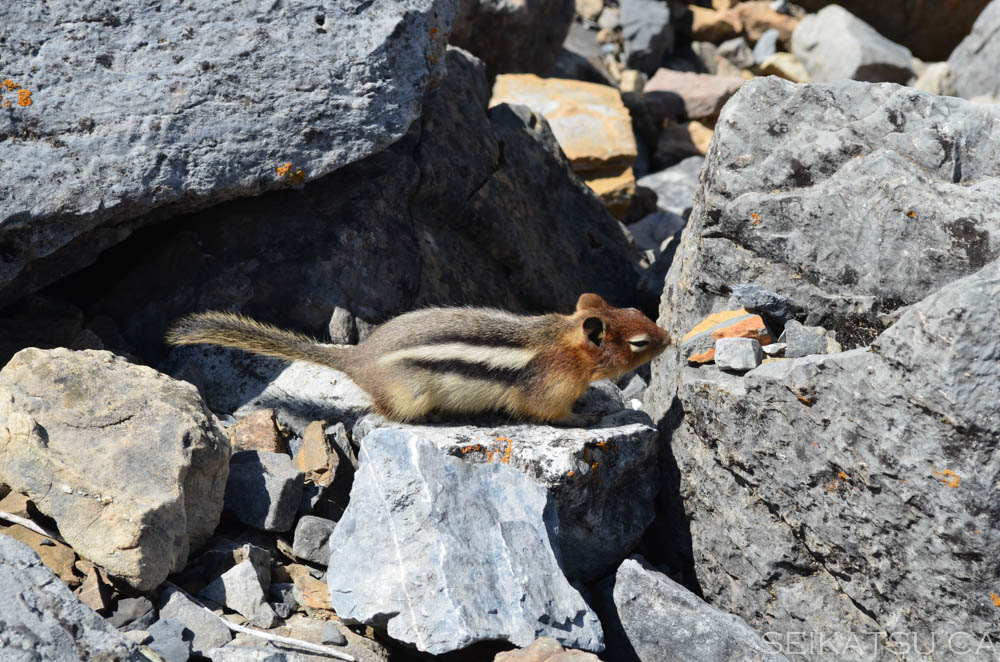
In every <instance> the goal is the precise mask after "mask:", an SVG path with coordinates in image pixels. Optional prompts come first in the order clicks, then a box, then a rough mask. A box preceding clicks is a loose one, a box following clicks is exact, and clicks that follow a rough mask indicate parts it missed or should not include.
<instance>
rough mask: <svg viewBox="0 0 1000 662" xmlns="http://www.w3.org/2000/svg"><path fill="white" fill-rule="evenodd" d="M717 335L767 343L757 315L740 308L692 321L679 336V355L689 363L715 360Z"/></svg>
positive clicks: (769, 337) (769, 334)
mask: <svg viewBox="0 0 1000 662" xmlns="http://www.w3.org/2000/svg"><path fill="white" fill-rule="evenodd" d="M720 338H753V339H754V340H756V341H757V342H758V343H760V344H761V345H766V344H768V343H770V342H771V333H770V331H768V329H767V326H766V325H765V324H764V320H763V319H761V317H760V315H752V314H750V313H748V312H747V311H746V310H744V309H742V308H741V309H739V310H723V311H721V312H718V313H713V314H711V315H709V316H708V317H706V318H705V319H703V320H702V321H701V322H699V323H698V324H696V325H695V326H694V328H692V329H691V330H690V331H688V332H687V333H686V334H685V335H684V337H683V338H682V339H681V354H682V355H683V356H684V357H686V360H687V361H688V362H689V363H708V362H709V361H712V360H714V359H715V343H716V341H717V340H719V339H720Z"/></svg>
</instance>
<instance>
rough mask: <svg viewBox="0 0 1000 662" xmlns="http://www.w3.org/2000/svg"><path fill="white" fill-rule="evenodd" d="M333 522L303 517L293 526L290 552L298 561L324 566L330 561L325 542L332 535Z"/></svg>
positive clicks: (334, 525)
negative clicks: (293, 532)
mask: <svg viewBox="0 0 1000 662" xmlns="http://www.w3.org/2000/svg"><path fill="white" fill-rule="evenodd" d="M336 526H337V523H336V522H333V521H331V520H328V519H324V518H322V517H313V516H312V515H303V516H302V517H300V518H299V522H298V524H296V525H295V538H294V542H293V543H292V551H293V552H294V553H295V556H297V557H298V558H300V559H304V560H306V561H311V562H312V563H318V564H320V565H326V563H327V561H329V560H330V550H329V549H328V547H327V544H326V543H327V541H328V540H329V539H330V534H331V533H333V529H334V527H336Z"/></svg>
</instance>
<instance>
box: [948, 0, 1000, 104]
mask: <svg viewBox="0 0 1000 662" xmlns="http://www.w3.org/2000/svg"><path fill="white" fill-rule="evenodd" d="M998 30H1000V2H996V0H994V1H993V2H990V4H988V5H987V6H986V9H984V10H983V13H981V14H980V15H979V18H977V19H976V22H975V24H974V25H973V26H972V32H971V33H969V34H968V35H967V36H966V37H965V38H964V39H963V40H962V42H961V43H960V44H959V45H958V46H956V47H955V50H954V51H952V53H951V55H950V56H949V57H948V68H949V69H950V70H951V72H952V75H953V76H954V82H953V85H954V92H955V94H957V95H958V96H960V97H963V98H966V99H972V98H974V97H981V96H987V97H992V98H993V99H1000V77H998V76H997V67H1000V43H998V41H997V38H996V35H997V31H998ZM947 93H948V91H944V92H937V94H947Z"/></svg>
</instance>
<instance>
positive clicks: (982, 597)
mask: <svg viewBox="0 0 1000 662" xmlns="http://www.w3.org/2000/svg"><path fill="white" fill-rule="evenodd" d="M997 296H1000V261H994V262H992V263H991V264H989V265H988V266H986V267H984V268H983V269H982V270H980V271H978V272H976V273H974V274H972V275H971V276H968V277H965V278H963V279H960V280H957V281H955V282H953V283H951V284H948V285H946V286H944V287H943V288H941V289H940V290H939V291H937V292H935V293H933V294H931V295H930V296H928V297H927V298H926V299H924V300H923V301H921V302H918V303H917V304H915V305H913V306H912V307H910V308H909V309H908V310H907V311H906V312H905V313H903V315H902V316H901V317H900V319H899V321H898V322H896V324H894V325H893V326H891V327H890V328H889V329H888V330H886V331H885V332H884V333H883V334H881V335H880V336H879V338H878V339H877V340H876V342H875V344H874V347H873V351H869V350H868V349H865V348H859V349H855V350H850V351H847V352H843V353H840V354H834V355H819V356H807V357H803V358H797V359H786V360H782V361H777V362H773V363H768V364H766V365H763V366H761V367H759V368H757V369H756V370H753V371H751V372H749V373H747V374H746V375H745V376H744V377H742V378H736V377H733V376H728V375H725V374H723V373H720V372H718V371H715V370H712V369H707V368H701V369H686V370H685V371H684V374H683V376H682V382H681V383H682V386H681V389H680V392H679V394H678V397H679V398H680V401H681V403H682V405H683V407H684V411H685V416H684V418H683V421H682V422H681V423H680V425H679V427H677V429H676V430H675V431H674V433H673V437H672V441H671V447H672V448H673V454H674V457H675V459H676V461H677V464H678V467H679V471H680V476H681V485H680V495H681V497H682V498H683V499H684V505H685V508H686V509H687V512H688V514H689V517H690V527H691V529H690V533H691V536H692V538H693V540H694V554H695V564H696V566H697V568H698V579H699V583H700V586H701V588H702V590H703V591H704V595H705V597H706V599H707V600H709V601H710V602H711V603H712V604H713V605H715V606H716V607H718V608H720V609H724V610H728V611H731V612H733V613H735V614H738V615H740V616H742V617H743V618H745V619H746V620H747V621H748V622H749V623H750V624H751V625H753V626H755V627H759V628H762V629H764V628H766V630H767V631H768V632H770V633H773V636H770V635H769V639H770V640H771V641H772V642H775V643H778V642H781V645H782V646H785V647H786V650H792V647H794V646H795V645H797V644H796V642H795V636H796V635H795V633H801V632H810V633H814V634H813V635H811V636H814V637H820V636H822V637H824V638H825V639H826V641H827V642H828V643H827V645H826V647H825V648H824V649H823V650H819V649H818V648H814V649H813V651H814V653H815V654H814V655H810V656H809V657H810V659H816V660H821V661H825V660H830V661H831V662H832V661H833V660H851V661H855V660H856V661H858V662H860V661H863V660H898V659H905V657H900V656H898V655H896V654H894V653H893V648H892V647H891V646H890V645H889V641H890V640H895V641H897V642H898V641H902V640H903V638H904V637H905V640H906V641H908V642H910V644H911V646H920V647H922V648H923V649H925V650H930V648H929V647H930V646H931V645H933V644H932V642H938V646H945V648H943V649H941V648H939V649H938V650H944V651H949V653H951V655H950V656H951V658H952V659H956V660H966V659H968V660H973V659H976V656H977V655H978V656H979V657H980V658H983V656H984V655H985V659H994V658H995V657H996V655H995V653H996V644H995V643H993V644H990V643H989V642H990V641H991V640H992V641H993V642H996V641H997V636H998V634H1000V631H998V629H997V620H996V618H995V609H996V607H995V606H994V605H993V602H992V601H991V599H990V592H995V591H994V589H993V588H992V587H991V584H992V582H993V581H994V577H995V571H996V569H997V568H998V567H1000V533H998V531H997V529H996V527H994V526H992V524H991V523H992V522H996V521H997V518H998V517H1000V501H998V500H997V499H996V498H995V494H994V493H995V489H996V485H997V481H998V480H1000V448H998V446H997V443H996V439H997V438H998V435H1000V409H997V407H996V402H998V398H1000V362H998V361H997V360H996V357H997V356H998V355H1000V354H998V352H1000V340H998V335H997V333H996V329H997V328H998V324H1000V308H998V307H997V306H996V303H995V302H996V300H997V299H996V298H997ZM722 522H724V524H721V523H722ZM734 541H740V542H738V543H735V544H734ZM908 605H920V609H911V608H907V607H908ZM949 638H950V639H951V641H952V642H953V644H952V647H951V648H948V646H949V644H947V643H945V644H941V643H940V642H947V641H948V640H949ZM991 638H992V639H991ZM852 640H853V641H855V642H856V643H855V644H854V645H853V646H851V645H850V642H851V641H852ZM959 640H961V641H964V642H965V643H964V644H961V645H959V644H957V643H954V642H958V641H959ZM983 641H986V642H987V645H986V646H985V647H982V648H979V650H978V653H975V654H973V653H974V651H976V649H977V647H978V646H980V645H981V642H983ZM799 643H801V640H800V641H799ZM970 644H971V648H969V645H970ZM991 645H992V648H990V646H991ZM956 646H958V647H957V648H956ZM911 650H912V649H911ZM962 650H965V651H966V654H961V653H962ZM984 651H985V652H984Z"/></svg>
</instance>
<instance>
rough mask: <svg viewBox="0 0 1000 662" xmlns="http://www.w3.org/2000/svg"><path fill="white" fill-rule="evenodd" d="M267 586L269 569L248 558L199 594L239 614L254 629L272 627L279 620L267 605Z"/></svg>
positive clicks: (269, 581)
mask: <svg viewBox="0 0 1000 662" xmlns="http://www.w3.org/2000/svg"><path fill="white" fill-rule="evenodd" d="M270 583H271V570H270V568H269V567H267V566H263V565H260V564H257V565H255V564H254V563H253V562H252V561H251V560H250V559H247V560H246V561H243V562H241V563H237V564H236V565H234V566H233V567H232V568H230V569H229V570H227V571H226V572H224V573H222V575H221V576H220V577H219V578H218V579H216V580H215V581H213V582H212V583H210V584H209V585H208V586H206V587H205V588H203V589H202V590H201V592H200V593H199V595H200V596H201V597H203V598H208V599H209V600H211V601H213V602H215V603H217V604H220V605H225V606H226V607H229V608H230V609H232V610H233V611H235V612H237V613H239V614H242V615H243V616H245V617H246V618H247V619H248V620H249V621H250V622H251V623H253V624H254V625H256V626H257V627H260V628H265V629H267V628H273V627H275V626H276V625H277V624H278V622H279V619H278V615H277V614H276V613H275V612H274V609H272V608H271V605H270V604H268V602H267V586H268V585H269V584H270Z"/></svg>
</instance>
